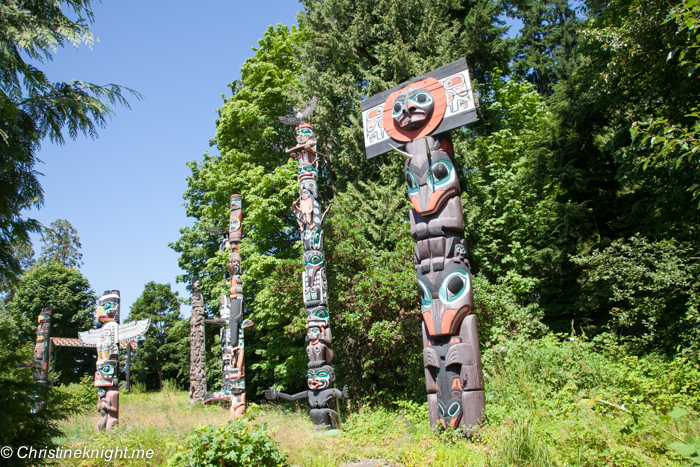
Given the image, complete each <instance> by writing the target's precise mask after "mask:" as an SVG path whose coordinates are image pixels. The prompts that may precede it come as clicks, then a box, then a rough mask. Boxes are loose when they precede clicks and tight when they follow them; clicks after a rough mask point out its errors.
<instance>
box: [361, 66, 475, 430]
mask: <svg viewBox="0 0 700 467" xmlns="http://www.w3.org/2000/svg"><path fill="white" fill-rule="evenodd" d="M362 117H363V118H362V121H363V127H364V137H365V148H366V152H367V158H371V157H374V156H377V155H379V154H383V153H385V152H387V151H391V150H396V151H398V152H400V153H401V154H402V155H403V156H404V157H405V159H406V162H405V175H406V185H407V188H408V197H409V199H410V201H411V204H412V205H413V208H412V209H411V212H410V221H411V235H412V236H413V239H414V240H415V241H416V245H415V258H414V259H415V267H416V279H417V282H418V291H419V294H420V302H421V311H422V314H423V365H424V367H425V380H426V389H427V392H428V406H429V413H430V423H431V425H433V426H435V425H436V424H438V423H439V424H440V425H441V426H442V427H444V428H447V427H451V428H455V429H456V428H462V429H464V430H465V431H466V433H467V434H468V435H471V433H472V432H473V430H475V429H476V428H477V427H478V425H479V423H480V422H481V418H482V414H483V410H484V385H483V374H482V370H481V353H480V350H479V335H478V332H477V320H476V316H474V315H472V314H471V312H472V310H473V307H474V298H473V295H472V280H471V273H470V271H469V261H468V260H467V245H466V242H465V240H464V220H463V216H462V202H461V200H460V197H459V195H460V187H459V169H458V167H457V161H456V160H455V157H454V149H453V147H452V138H451V137H450V130H451V129H453V128H457V127H460V126H462V125H466V124H468V123H470V122H473V121H475V120H476V118H477V117H476V109H475V105H474V98H473V94H472V89H471V83H470V80H469V72H468V69H467V62H466V60H465V59H460V60H457V61H456V62H453V63H450V64H449V65H445V66H443V67H441V68H438V69H437V70H434V71H431V72H429V73H426V74H424V75H422V76H419V77H417V78H414V79H412V80H409V81H407V82H405V83H402V84H400V85H398V86H396V87H394V88H392V89H389V90H387V91H384V92H382V93H380V94H377V95H375V96H372V97H369V98H367V99H366V100H365V101H364V102H363V105H362ZM401 146H404V149H403V150H401V149H399V148H400V147H401Z"/></svg>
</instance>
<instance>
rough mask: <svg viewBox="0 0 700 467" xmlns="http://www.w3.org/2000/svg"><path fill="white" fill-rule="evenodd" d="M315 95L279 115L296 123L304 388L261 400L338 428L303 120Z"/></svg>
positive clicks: (314, 169)
mask: <svg viewBox="0 0 700 467" xmlns="http://www.w3.org/2000/svg"><path fill="white" fill-rule="evenodd" d="M316 103H317V101H316V97H314V98H313V99H312V100H311V102H309V103H308V104H307V105H306V106H305V107H304V108H303V109H302V110H301V111H297V109H294V113H293V114H289V115H286V116H284V117H279V119H280V121H281V122H282V123H284V124H286V125H296V128H295V133H296V140H297V144H296V146H294V147H292V148H290V149H287V150H286V152H287V154H290V156H291V157H293V158H294V159H296V160H297V161H299V166H298V169H297V174H298V176H297V181H298V182H299V198H297V200H296V201H295V202H294V204H292V213H293V214H294V217H296V219H297V222H298V223H299V231H300V233H301V242H302V245H303V246H304V274H303V276H302V281H303V295H304V307H305V308H306V316H307V321H306V341H307V342H308V345H307V346H306V353H307V354H308V357H309V363H308V370H307V373H306V382H307V385H308V387H309V390H307V391H302V392H300V393H297V394H293V395H290V394H285V393H281V392H277V390H276V389H275V388H270V389H268V390H267V391H266V392H265V397H267V399H270V400H274V399H277V398H279V399H284V400H300V399H308V402H309V405H310V406H311V412H310V413H309V415H310V416H311V420H312V421H313V422H314V423H315V424H316V425H319V426H323V427H325V428H336V427H338V426H339V425H340V419H339V416H338V412H336V411H335V410H333V409H332V408H330V407H329V406H330V405H331V403H332V402H333V400H334V399H336V400H337V399H340V398H343V397H345V398H347V397H348V388H347V386H345V387H344V388H343V390H342V391H340V390H339V389H335V387H334V383H335V372H334V371H333V367H332V366H331V364H332V363H333V350H332V349H331V345H332V340H333V338H332V334H331V327H330V316H329V313H328V283H327V281H326V263H325V257H324V254H323V222H324V220H325V219H326V214H327V213H328V209H326V210H325V211H324V212H322V208H321V198H320V196H319V191H318V183H317V179H318V159H317V157H316V137H315V136H314V127H313V126H311V125H310V124H308V123H305V122H304V120H305V119H306V117H308V116H309V115H311V113H312V112H313V111H314V109H315V108H316Z"/></svg>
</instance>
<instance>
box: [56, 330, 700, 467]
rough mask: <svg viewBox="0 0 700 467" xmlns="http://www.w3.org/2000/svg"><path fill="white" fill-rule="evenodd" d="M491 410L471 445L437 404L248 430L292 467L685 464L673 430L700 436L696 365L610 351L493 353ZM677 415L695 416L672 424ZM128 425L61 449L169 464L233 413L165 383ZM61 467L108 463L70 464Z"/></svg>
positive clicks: (281, 416)
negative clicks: (128, 454) (262, 434)
mask: <svg viewBox="0 0 700 467" xmlns="http://www.w3.org/2000/svg"><path fill="white" fill-rule="evenodd" d="M483 360H484V369H485V382H486V396H487V408H486V418H485V423H484V426H483V427H482V429H481V431H480V432H479V434H478V435H477V436H475V437H474V438H473V439H471V440H467V439H464V438H463V437H462V436H460V435H459V434H458V433H454V432H451V431H448V432H433V431H432V430H431V428H430V425H429V423H428V414H427V405H426V404H425V403H416V402H412V401H396V403H395V404H394V405H393V406H391V407H382V406H371V405H365V406H362V407H358V408H356V409H355V410H353V411H351V412H350V413H343V424H342V430H340V431H337V432H336V431H331V432H325V431H318V430H316V429H315V428H314V427H313V426H312V424H311V421H310V420H309V417H308V408H306V407H305V406H304V405H294V404H285V405H281V404H264V405H256V404H250V406H249V410H248V415H247V416H246V419H245V420H246V423H252V424H260V423H263V422H264V423H266V424H267V426H268V427H269V432H270V435H271V436H272V438H273V439H274V440H275V441H276V442H278V443H279V449H281V450H282V451H284V452H285V453H287V454H288V456H289V463H290V465H294V466H304V467H320V466H324V467H328V466H339V465H341V464H342V463H343V462H347V461H353V460H359V459H367V458H374V459H377V458H381V459H385V460H387V461H389V462H391V463H392V464H394V465H396V466H403V467H419V466H420V467H423V466H431V467H459V466H468V467H478V466H484V467H511V466H514V467H521V466H522V467H525V466H532V467H550V466H562V467H563V466H576V467H598V466H624V467H632V466H683V465H686V464H687V461H683V460H682V459H680V458H679V457H678V456H676V454H675V452H674V451H673V450H672V449H670V448H669V444H670V442H671V441H673V439H672V437H671V436H669V432H673V433H676V434H678V435H680V436H681V437H682V436H684V435H692V436H695V437H697V436H698V434H700V423H698V421H697V413H698V412H697V411H698V408H699V407H698V406H699V405H700V403H699V401H700V394H698V384H699V381H700V378H698V376H699V375H700V370H699V369H698V366H697V363H692V362H690V361H685V362H683V364H679V363H678V361H665V360H663V359H662V358H660V357H655V356H649V357H644V358H636V357H630V356H629V355H628V353H626V352H625V351H624V349H621V348H618V347H616V346H615V345H612V344H609V343H607V344H606V343H604V342H601V341H595V342H589V341H587V340H585V339H581V338H577V337H574V338H573V340H568V339H567V340H561V339H559V338H557V337H555V336H549V337H545V338H543V339H538V340H533V341H526V340H514V341H508V342H504V343H502V345H499V346H498V347H494V348H492V349H488V350H487V351H485V352H484V359H483ZM673 406H682V407H685V408H686V409H687V410H688V411H689V412H690V415H688V416H686V417H683V419H681V420H676V421H675V422H674V424H673V425H670V424H669V423H670V422H668V421H667V420H665V419H663V417H662V415H663V413H665V412H667V411H668V410H669V409H670V408H671V407H673ZM120 409H121V410H120V427H119V428H118V429H116V430H114V431H113V432H111V433H109V434H98V433H96V432H95V428H94V425H95V422H96V421H97V418H98V415H97V414H96V413H95V411H94V410H93V411H91V412H90V413H78V414H74V415H71V416H69V417H68V418H67V419H66V420H65V421H63V422H62V423H61V429H62V430H63V432H64V435H63V437H62V438H60V439H58V440H57V441H58V442H59V443H60V444H62V445H63V446H64V447H70V448H78V447H80V448H82V447H87V448H88V449H101V448H116V447H120V448H122V449H124V448H130V449H131V448H134V447H136V448H139V449H152V450H153V451H154V453H155V454H154V456H153V458H152V459H150V460H146V461H144V460H138V461H133V460H127V459H116V460H114V461H113V462H112V463H111V465H149V466H151V465H152V466H158V465H164V464H166V461H167V459H168V457H170V455H171V454H172V452H173V450H174V447H175V446H176V445H177V444H178V443H180V442H181V441H180V440H181V439H182V437H183V436H184V435H185V434H186V433H188V432H190V431H191V430H193V429H194V428H195V427H196V426H198V425H219V424H222V423H225V422H227V421H228V420H229V417H230V415H229V411H228V408H226V407H219V406H202V405H198V406H195V407H190V405H189V401H188V395H187V393H186V392H184V391H178V390H177V389H175V388H174V387H173V386H170V385H166V386H165V387H164V389H163V391H162V392H159V393H132V394H122V395H121V397H120ZM61 465H69V466H70V465H75V466H78V465H80V466H92V465H95V466H97V465H100V466H102V465H105V462H104V460H100V459H98V460H90V461H85V460H66V461H63V462H62V464H61Z"/></svg>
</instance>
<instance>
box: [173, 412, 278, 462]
mask: <svg viewBox="0 0 700 467" xmlns="http://www.w3.org/2000/svg"><path fill="white" fill-rule="evenodd" d="M286 459H287V456H286V454H283V453H281V452H280V451H279V450H278V449H277V443H274V442H273V441H272V440H271V439H270V436H269V434H268V432H267V427H266V426H265V425H264V424H263V425H259V426H254V425H247V424H245V423H243V422H242V421H240V420H237V421H230V422H229V423H227V424H226V425H220V426H203V425H200V426H198V427H197V428H195V430H194V431H193V432H192V433H190V434H189V435H187V436H186V437H185V439H184V442H182V443H180V445H179V446H178V447H177V448H176V451H175V453H174V454H173V455H172V456H171V457H170V459H169V460H168V465H169V466H170V467H209V466H212V467H247V466H251V467H281V466H284V465H286Z"/></svg>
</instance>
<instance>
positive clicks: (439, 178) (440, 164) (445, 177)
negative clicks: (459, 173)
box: [428, 161, 454, 187]
mask: <svg viewBox="0 0 700 467" xmlns="http://www.w3.org/2000/svg"><path fill="white" fill-rule="evenodd" d="M430 173H431V175H432V177H429V179H428V180H429V181H430V182H431V183H432V184H433V185H434V186H435V187H440V185H444V184H445V183H448V182H451V181H452V180H453V178H454V177H453V173H454V167H453V166H452V164H451V163H450V162H448V161H437V162H436V163H434V164H433V165H431V166H430Z"/></svg>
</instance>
